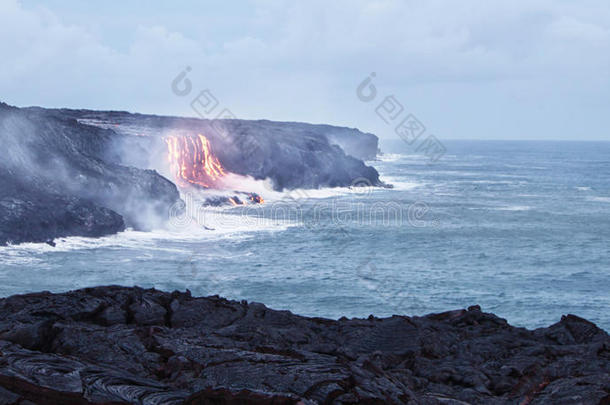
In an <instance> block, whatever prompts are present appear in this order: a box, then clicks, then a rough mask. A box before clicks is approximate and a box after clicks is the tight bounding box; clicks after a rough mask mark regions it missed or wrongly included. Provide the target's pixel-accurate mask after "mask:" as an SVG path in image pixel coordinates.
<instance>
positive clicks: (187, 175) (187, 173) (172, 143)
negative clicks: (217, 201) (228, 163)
mask: <svg viewBox="0 0 610 405" xmlns="http://www.w3.org/2000/svg"><path fill="white" fill-rule="evenodd" d="M165 142H166V143H167V148H168V152H169V154H168V157H169V163H170V169H171V172H172V174H173V175H174V178H175V179H176V182H177V183H178V185H179V186H180V187H185V186H188V185H196V186H201V187H204V188H210V187H212V186H214V184H215V183H216V182H217V181H218V180H219V179H220V178H221V177H223V176H224V175H225V170H224V169H223V167H222V165H221V164H220V162H219V161H218V158H217V157H216V156H214V154H213V153H212V148H211V147H210V141H208V139H207V138H206V137H205V136H203V135H201V134H197V136H168V137H167V138H166V139H165Z"/></svg>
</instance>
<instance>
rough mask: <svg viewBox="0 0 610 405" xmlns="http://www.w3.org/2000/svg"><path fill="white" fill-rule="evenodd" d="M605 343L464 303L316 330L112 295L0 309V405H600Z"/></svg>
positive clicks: (256, 313) (242, 308) (47, 296)
mask: <svg viewBox="0 0 610 405" xmlns="http://www.w3.org/2000/svg"><path fill="white" fill-rule="evenodd" d="M609 401H610V337H609V336H608V334H607V333H606V332H605V331H603V330H601V329H600V328H598V327H597V326H596V325H594V324H593V323H591V322H589V321H587V320H585V319H582V318H579V317H577V316H574V315H565V316H563V317H562V318H561V320H559V321H558V322H557V323H556V324H554V325H551V326H549V327H546V328H540V329H536V330H527V329H524V328H519V327H514V326H511V325H509V324H508V323H507V322H506V321H505V320H504V319H502V318H500V317H498V316H496V315H494V314H490V313H486V312H483V311H482V310H481V309H480V308H479V307H478V306H472V307H470V308H468V309H458V310H453V311H449V312H444V313H437V314H430V315H426V316H392V317H390V318H384V319H380V318H376V317H374V316H370V317H369V318H367V319H347V318H341V319H339V320H330V319H323V318H307V317H302V316H298V315H294V314H292V313H290V312H288V311H278V310H272V309H269V308H267V307H266V306H265V305H263V304H261V303H254V302H251V303H248V302H245V301H241V302H237V301H230V300H226V299H223V298H220V297H218V296H212V297H204V298H203V297H202V298H197V297H193V296H191V294H190V293H189V292H188V291H187V292H177V291H176V292H171V293H169V292H162V291H157V290H154V289H141V288H137V287H133V288H127V287H118V286H107V287H95V288H88V289H82V290H77V291H71V292H67V293H61V294H52V293H49V292H41V293H33V294H26V295H15V296H12V297H8V298H3V299H0V403H1V404H22V405H25V404H32V403H34V404H49V405H55V404H57V405H59V404H62V405H65V404H315V403H320V404H324V403H337V404H356V403H366V404H385V403H389V404H553V405H555V404H608V403H610V402H609Z"/></svg>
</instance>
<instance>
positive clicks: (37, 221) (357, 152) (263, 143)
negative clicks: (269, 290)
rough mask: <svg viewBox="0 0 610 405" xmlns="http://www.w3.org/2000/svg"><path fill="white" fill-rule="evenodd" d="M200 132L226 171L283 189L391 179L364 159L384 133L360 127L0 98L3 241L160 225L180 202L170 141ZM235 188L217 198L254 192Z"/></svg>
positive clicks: (371, 154)
mask: <svg viewBox="0 0 610 405" xmlns="http://www.w3.org/2000/svg"><path fill="white" fill-rule="evenodd" d="M197 134H205V137H206V139H207V141H209V144H210V147H211V148H212V149H213V151H214V154H215V158H217V159H219V161H220V163H221V164H222V166H223V168H224V170H226V172H228V173H234V174H236V175H241V176H248V177H251V178H253V179H254V180H265V181H268V182H269V183H270V184H271V187H272V188H273V189H275V190H280V191H281V190H291V189H297V188H302V189H315V188H321V187H345V186H350V185H352V184H354V181H357V182H358V183H360V184H362V183H365V184H369V185H372V186H383V185H384V184H383V183H382V182H381V181H380V180H379V174H378V173H377V171H376V170H375V169H374V168H372V167H370V166H367V165H366V164H365V163H364V162H363V161H362V160H361V159H370V158H374V156H375V154H376V153H377V147H378V146H377V141H378V140H377V137H375V136H374V135H372V134H365V133H362V132H360V131H358V130H356V129H350V128H340V127H333V126H329V125H312V124H301V123H282V122H271V121H264V120H263V121H244V120H215V121H210V120H202V119H194V118H177V117H161V116H154V115H143V114H131V113H127V112H116V111H89V110H67V109H44V108H39V107H30V108H16V107H11V106H9V105H7V104H4V103H0V141H1V142H2V144H3V148H2V151H1V152H0V245H6V244H8V243H13V244H17V243H23V242H45V241H49V242H50V241H52V240H53V239H54V238H58V237H65V236H102V235H108V234H112V233H116V232H118V231H121V230H124V229H125V228H126V227H131V228H134V229H137V230H149V229H153V228H159V227H162V226H163V225H164V224H165V222H166V221H167V219H168V215H169V212H170V209H171V208H172V207H176V206H180V203H181V200H180V193H179V190H178V188H177V187H176V184H175V179H174V178H173V176H172V174H171V173H170V171H169V162H168V146H167V145H166V138H167V136H189V137H192V136H197ZM236 187H237V188H235V189H233V190H229V191H228V192H227V193H226V195H225V196H224V197H222V196H221V197H219V198H213V199H210V200H209V204H212V205H216V204H227V205H228V204H235V203H236V202H237V198H239V197H237V198H236V197H235V195H236V194H235V190H239V191H240V192H246V193H248V192H251V191H252V190H243V189H241V188H239V184H237V185H236ZM257 198H258V197H254V198H253V199H252V200H257ZM262 198H264V196H262ZM239 200H240V202H241V201H248V200H249V198H246V199H245V200H244V199H243V198H239ZM261 201H262V199H261ZM255 202H257V201H255ZM205 203H206V202H205V200H204V204H205Z"/></svg>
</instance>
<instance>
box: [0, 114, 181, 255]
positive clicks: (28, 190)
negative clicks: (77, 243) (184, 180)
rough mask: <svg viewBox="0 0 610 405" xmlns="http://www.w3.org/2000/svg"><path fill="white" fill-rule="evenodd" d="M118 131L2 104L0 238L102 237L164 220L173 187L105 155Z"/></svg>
mask: <svg viewBox="0 0 610 405" xmlns="http://www.w3.org/2000/svg"><path fill="white" fill-rule="evenodd" d="M115 136H116V134H115V133H114V132H113V131H110V130H104V129H100V128H97V127H92V126H88V125H82V124H79V123H78V122H77V121H76V120H74V119H72V118H69V117H65V116H61V115H59V114H56V113H53V112H51V111H48V110H44V109H39V108H31V109H18V108H14V107H9V106H7V105H1V106H0V142H1V143H2V145H3V148H2V150H1V151H0V157H1V158H0V244H5V243H8V242H10V243H19V242H26V241H33V242H40V241H46V240H49V239H51V240H52V239H53V238H55V237H59V236H68V235H84V236H101V235H105V234H109V233H114V232H117V231H120V230H122V229H124V228H125V226H126V225H127V226H133V227H135V228H138V229H148V228H149V227H151V226H154V225H155V222H159V221H163V217H164V216H165V217H166V216H167V212H168V210H169V207H170V206H171V205H172V204H174V203H176V202H178V201H179V194H178V190H177V189H176V186H175V185H174V184H172V183H171V182H170V181H169V180H167V179H166V178H164V177H162V176H160V175H159V174H158V173H155V172H154V171H151V170H143V169H137V168H134V167H126V166H122V165H119V164H116V163H113V162H111V161H108V160H105V159H104V157H105V154H106V151H107V150H108V148H109V146H110V144H111V142H112V140H113V139H114V137H115Z"/></svg>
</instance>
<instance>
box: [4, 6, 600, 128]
mask: <svg viewBox="0 0 610 405" xmlns="http://www.w3.org/2000/svg"><path fill="white" fill-rule="evenodd" d="M48 4H52V6H48V7H49V8H46V7H45V6H42V5H38V3H37V0H27V7H26V3H21V2H19V1H16V0H2V2H0V35H2V37H3V38H10V39H11V40H4V41H2V42H1V43H0V54H1V55H2V56H3V58H4V60H6V61H9V62H8V63H3V64H1V65H0V94H2V95H3V96H2V97H5V98H6V101H8V102H9V103H14V104H18V105H32V104H42V105H48V106H72V107H89V108H120V109H130V110H138V111H143V112H155V113H179V114H189V113H191V114H192V111H190V109H189V107H188V102H186V101H185V100H184V99H177V98H176V97H173V95H172V94H171V93H170V91H169V83H170V82H171V80H172V79H173V78H174V77H175V76H176V74H178V72H180V71H181V70H182V69H184V67H185V66H192V68H193V72H192V73H191V79H192V80H193V82H194V84H195V87H196V88H201V89H203V88H212V89H213V91H214V93H215V95H216V96H217V97H218V98H219V99H220V100H221V101H222V103H223V104H225V105H226V106H227V107H229V108H230V109H231V110H232V111H234V112H235V113H236V114H237V115H238V116H240V117H246V118H275V119H285V120H301V121H318V122H320V121H326V122H330V123H338V124H346V125H352V126H353V125H360V126H363V127H364V129H368V130H371V131H378V129H379V126H378V123H376V122H374V121H373V120H374V119H375V118H374V115H372V116H370V117H368V118H366V119H365V118H363V116H362V114H360V113H359V112H358V109H359V108H362V106H360V105H359V104H357V100H355V97H354V95H353V94H354V88H355V86H356V85H357V84H358V83H359V82H360V81H361V80H362V78H363V77H364V76H365V75H367V74H369V73H370V72H372V71H375V72H377V73H378V80H379V86H380V87H384V86H385V87H386V88H387V91H388V92H392V93H395V94H397V95H401V94H402V95H403V97H409V99H410V101H411V103H412V104H413V103H415V105H413V107H414V108H416V109H417V107H419V108H420V109H421V110H420V111H422V113H423V114H425V113H426V112H427V111H433V110H434V109H435V108H438V109H439V110H438V113H436V115H437V116H438V115H442V116H443V117H445V118H449V117H450V116H451V114H452V113H451V111H447V110H443V109H442V108H441V107H442V106H443V103H442V102H440V103H439V102H438V101H439V100H438V97H444V98H445V99H446V100H457V99H458V98H459V97H461V98H462V99H463V103H464V104H467V105H470V106H471V108H472V109H473V110H476V109H479V110H485V109H486V108H488V107H489V105H490V104H493V102H494V101H496V102H497V103H502V104H503V105H508V104H506V102H507V99H510V98H511V97H518V98H520V99H523V98H524V97H525V98H527V99H528V100H530V102H531V103H532V105H530V106H528V107H527V108H532V106H534V105H536V103H544V102H546V99H548V98H549V97H551V96H553V97H555V95H556V94H561V93H562V92H563V93H564V94H568V93H570V94H571V95H572V96H574V95H575V94H576V95H577V96H578V97H580V98H581V99H582V100H584V102H583V104H587V105H588V106H587V108H588V109H589V110H591V112H590V113H587V114H593V113H594V112H595V111H596V109H597V108H598V107H599V106H600V103H602V102H605V101H608V93H609V92H610V91H609V87H610V84H609V80H610V79H609V77H608V76H609V75H608V74H607V72H608V71H609V70H610V34H609V33H610V4H608V3H607V2H605V1H602V0H600V1H587V0H584V1H582V2H578V3H576V2H567V1H566V2H563V1H551V0H527V1H526V0H523V1H513V2H500V3H499V2H488V1H483V0H464V1H461V2H459V3H457V2H455V3H454V2H449V3H448V2H446V1H441V0H430V1H426V2H420V1H412V0H407V1H403V0H372V1H365V0H337V1H333V2H328V1H321V0H311V1H308V2H284V1H274V0H251V1H247V0H244V1H241V2H236V3H234V4H231V5H230V6H228V5H227V6H224V5H217V6H215V7H214V8H213V9H212V7H211V6H209V5H207V6H206V5H202V4H201V3H199V2H185V3H184V4H183V5H182V7H181V8H172V9H171V10H167V9H161V8H160V7H161V6H157V5H153V4H150V5H147V8H146V9H142V6H141V4H140V3H137V2H130V1H126V2H125V4H124V5H122V6H121V13H120V15H118V16H117V18H116V19H115V18H114V16H115V15H116V13H117V11H116V10H114V9H112V8H111V7H97V8H96V10H95V12H93V11H87V7H83V6H82V4H80V3H79V10H81V11H80V12H79V14H75V15H71V14H70V13H69V12H70V10H71V9H72V8H74V7H72V6H70V4H69V3H67V4H64V8H63V9H62V8H60V4H63V3H53V2H51V3H48ZM104 13H106V14H104ZM75 16H76V17H75ZM69 17H70V18H69ZM119 17H120V18H119ZM100 21H101V22H100ZM108 21H114V22H113V25H112V26H110V25H108V24H107V22H108ZM117 32H120V35H118V34H117ZM424 88H425V89H426V91H425V93H422V91H423V90H422V89H424ZM414 94H418V97H417V99H416V100H415V101H413V95H414ZM477 94H478V96H476V97H475V96H473V95H477ZM524 95H525V96H524ZM435 97H436V98H437V102H436V103H435V100H434V98H435ZM483 98H489V100H484V99H483ZM553 102H554V103H558V102H559V101H557V100H555V101H553ZM562 103H564V104H565V105H562V106H556V107H557V108H560V109H562V110H563V109H568V108H572V106H571V105H569V103H570V101H569V100H567V99H566V100H564V101H562ZM435 104H436V107H435ZM592 106H593V108H591V107H592ZM574 107H575V108H584V107H578V106H574ZM446 108H449V107H446ZM511 108H514V112H513V114H514V115H517V114H519V113H523V111H519V108H526V107H525V106H522V107H520V106H519V105H517V104H515V105H514V106H512V107H511ZM463 113H464V114H466V115H465V116H464V119H469V120H473V119H474V117H472V116H468V112H467V111H465V112H463ZM583 114H584V115H583V116H586V115H587V114H585V113H583ZM548 118H549V117H545V116H543V115H541V116H540V117H539V120H540V122H542V121H544V120H545V119H548ZM588 119H589V120H591V119H592V120H593V121H592V122H597V124H595V125H598V126H601V123H602V122H603V123H604V124H605V123H606V121H600V119H599V118H598V117H596V116H589V117H588ZM532 120H534V118H532ZM479 121H481V120H480V118H479ZM451 125H452V126H453V128H455V129H456V132H457V133H458V134H459V135H461V136H467V133H469V132H471V131H474V130H476V127H471V128H469V129H466V128H460V126H461V125H462V124H460V123H456V122H452V123H451ZM590 125H594V124H590ZM503 126H505V124H503V125H502V126H501V125H500V124H498V125H497V130H498V131H502V127H503ZM490 128H493V125H491V124H490ZM479 130H480V131H482V130H483V128H480V129H479ZM379 132H383V130H380V131H379Z"/></svg>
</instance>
